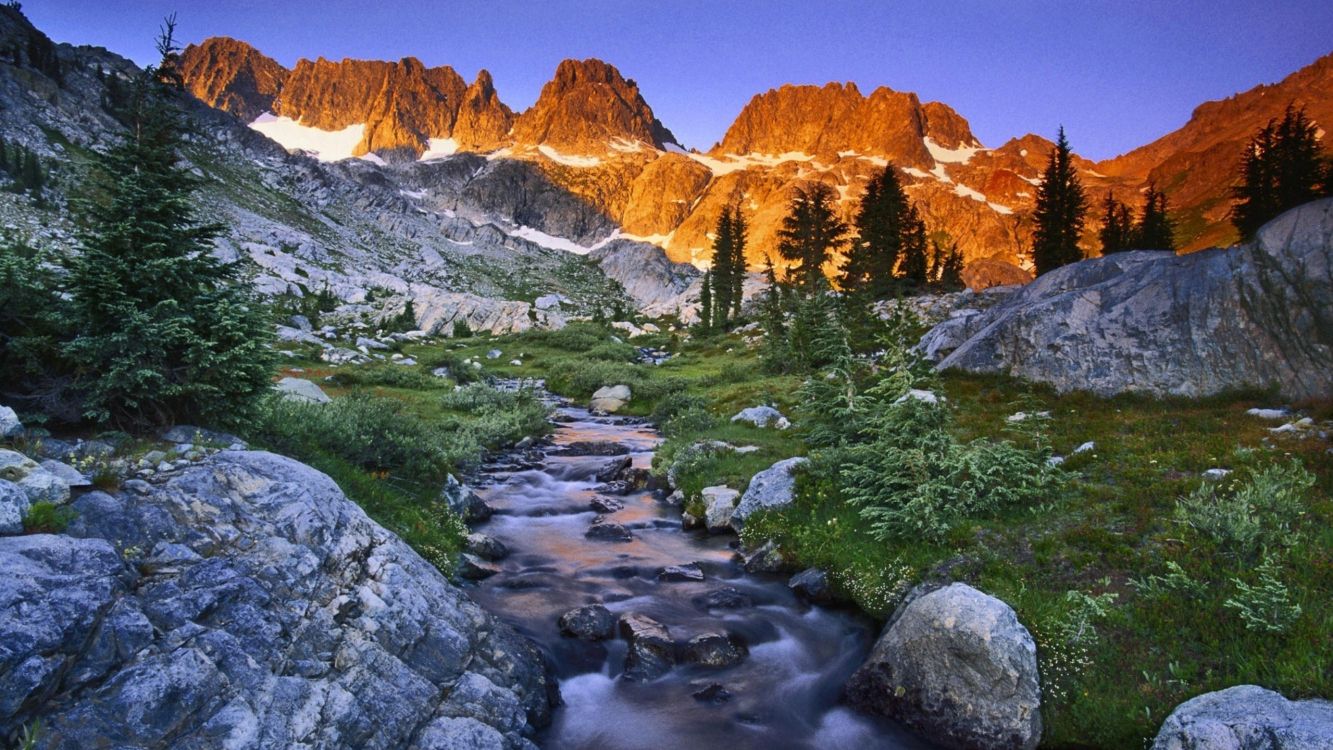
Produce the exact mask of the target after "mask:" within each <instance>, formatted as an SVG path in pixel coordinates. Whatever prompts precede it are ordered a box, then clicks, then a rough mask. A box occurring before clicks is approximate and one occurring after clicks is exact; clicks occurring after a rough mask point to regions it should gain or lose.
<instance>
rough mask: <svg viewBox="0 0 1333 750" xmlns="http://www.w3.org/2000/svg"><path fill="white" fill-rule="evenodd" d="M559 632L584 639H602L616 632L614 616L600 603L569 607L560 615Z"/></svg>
mask: <svg viewBox="0 0 1333 750" xmlns="http://www.w3.org/2000/svg"><path fill="white" fill-rule="evenodd" d="M560 632H561V633H562V634H564V635H567V636H570V637H572V638H578V639H580V640H584V641H604V640H606V639H608V638H611V637H613V636H614V635H615V634H616V616H615V615H613V614H611V610H609V609H607V608H606V607H603V606H602V605H600V604H589V605H587V606H584V607H579V608H578V609H571V610H570V611H568V612H566V613H564V614H563V615H561V616H560Z"/></svg>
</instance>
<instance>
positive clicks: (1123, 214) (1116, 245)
mask: <svg viewBox="0 0 1333 750" xmlns="http://www.w3.org/2000/svg"><path fill="white" fill-rule="evenodd" d="M1132 232H1133V217H1132V216H1130V213H1129V206H1126V205H1125V204H1124V203H1121V202H1120V201H1118V200H1116V199H1115V196H1114V195H1112V194H1111V191H1110V190H1107V191H1106V198H1105V199H1104V200H1103V201H1102V229H1101V231H1100V232H1099V233H1098V236H1099V237H1100V238H1101V241H1102V255H1110V254H1111V253H1119V252H1124V251H1125V250H1128V249H1130V246H1131V245H1132V240H1131V233H1132Z"/></svg>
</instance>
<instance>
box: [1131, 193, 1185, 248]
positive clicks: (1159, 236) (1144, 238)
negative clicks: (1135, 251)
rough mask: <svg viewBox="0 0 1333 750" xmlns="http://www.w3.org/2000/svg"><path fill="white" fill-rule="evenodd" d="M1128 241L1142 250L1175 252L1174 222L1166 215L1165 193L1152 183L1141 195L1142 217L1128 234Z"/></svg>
mask: <svg viewBox="0 0 1333 750" xmlns="http://www.w3.org/2000/svg"><path fill="white" fill-rule="evenodd" d="M1130 241H1131V243H1132V244H1133V246H1134V247H1137V248H1142V249H1144V250H1170V251H1171V252H1175V250H1176V239H1175V222H1173V221H1172V220H1171V217H1170V215H1168V213H1167V208H1166V193H1163V192H1160V191H1158V190H1157V186H1156V185H1154V184H1153V183H1148V187H1147V189H1146V190H1145V191H1144V193H1143V215H1142V216H1141V217H1140V219H1139V222H1138V224H1136V225H1135V226H1134V228H1133V230H1132V231H1131V232H1130Z"/></svg>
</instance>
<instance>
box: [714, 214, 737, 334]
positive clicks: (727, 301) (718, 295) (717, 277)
mask: <svg viewBox="0 0 1333 750" xmlns="http://www.w3.org/2000/svg"><path fill="white" fill-rule="evenodd" d="M733 238H734V236H733V234H732V231H731V207H730V206H727V207H724V208H723V209H722V213H721V214H720V215H719V216H718V217H717V224H716V225H715V226H714V227H713V262H712V265H711V267H710V268H709V273H708V278H709V280H710V286H711V287H712V289H710V290H709V305H710V307H711V308H712V309H711V311H710V313H709V317H710V319H711V321H712V323H713V325H715V326H717V327H718V328H726V327H727V316H728V315H730V314H731V266H732V263H731V253H732V249H731V242H732V239H733Z"/></svg>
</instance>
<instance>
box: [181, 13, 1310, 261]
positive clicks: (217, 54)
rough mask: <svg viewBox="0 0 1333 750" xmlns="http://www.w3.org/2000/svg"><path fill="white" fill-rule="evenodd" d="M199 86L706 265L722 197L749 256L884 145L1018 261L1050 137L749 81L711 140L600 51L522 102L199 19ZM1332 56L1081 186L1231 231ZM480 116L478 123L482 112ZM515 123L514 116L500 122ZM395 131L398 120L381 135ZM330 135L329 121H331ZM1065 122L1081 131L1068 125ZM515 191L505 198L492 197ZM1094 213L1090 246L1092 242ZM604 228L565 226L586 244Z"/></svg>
mask: <svg viewBox="0 0 1333 750" xmlns="http://www.w3.org/2000/svg"><path fill="white" fill-rule="evenodd" d="M184 59H185V61H186V73H187V82H188V85H189V86H190V88H191V90H192V91H193V92H194V93H195V94H196V96H198V97H199V98H200V99H202V100H203V101H205V102H206V103H208V104H211V105H213V106H215V107H218V108H221V109H225V110H227V111H230V112H232V113H234V114H236V115H237V116H238V117H240V118H242V119H243V120H245V121H247V122H250V123H252V125H253V127H255V128H256V129H259V130H261V131H262V132H265V133H267V134H269V135H271V136H272V137H274V138H275V139H277V140H279V141H280V142H281V143H283V144H284V145H286V146H288V147H290V148H298V149H308V150H316V151H319V154H318V156H319V158H321V159H323V160H326V161H336V160H339V159H343V158H347V157H352V156H362V157H364V158H366V159H370V160H373V161H387V162H390V163H401V162H404V161H410V160H412V159H419V160H422V161H424V162H425V163H439V162H442V161H447V160H448V157H449V156H450V155H453V154H457V153H459V152H468V151H475V152H479V153H485V154H486V156H487V159H488V160H490V161H492V162H494V161H501V160H506V161H508V160H517V161H521V162H524V163H527V164H530V165H533V166H535V167H536V168H537V170H538V171H539V172H540V173H541V174H542V175H543V176H545V177H546V178H547V179H549V180H550V181H551V182H552V183H554V184H556V185H559V186H561V187H563V188H565V189H567V190H569V191H570V192H572V193H574V194H575V195H578V196H580V197H582V198H583V199H585V200H586V201H587V202H588V203H589V204H591V205H592V206H594V207H595V208H596V209H597V210H598V211H599V212H600V213H601V214H602V216H603V217H604V218H605V219H606V220H607V222H609V223H610V224H611V225H612V226H614V227H615V231H616V232H618V233H619V236H621V237H626V238H634V239H642V240H646V241H649V242H652V243H654V244H657V245H659V246H661V247H662V248H664V249H665V250H666V251H667V254H668V256H669V257H670V258H671V259H672V260H674V261H681V262H692V263H696V264H700V265H704V264H705V258H706V256H707V253H708V246H709V232H710V231H711V230H712V227H713V224H714V222H715V221H716V217H717V216H718V214H719V213H720V211H721V208H722V207H723V206H725V205H728V204H734V205H739V206H740V207H741V208H742V210H744V211H745V213H746V217H747V219H748V220H749V222H750V227H751V231H752V234H751V242H750V246H749V253H750V256H749V260H750V264H751V267H752V268H757V267H758V266H759V265H761V264H762V262H763V258H764V256H765V254H766V253H768V252H771V250H772V248H773V247H774V246H775V242H774V237H775V234H776V230H777V227H778V224H779V222H780V221H781V218H782V216H783V214H784V213H785V210H786V205H787V202H788V200H789V199H790V197H791V193H792V191H793V189H794V188H795V187H796V186H798V185H800V184H803V183H809V182H823V183H825V184H828V185H830V186H831V187H833V188H835V189H836V190H837V191H838V193H839V196H840V198H841V206H842V210H843V213H844V215H845V216H846V218H850V217H851V215H852V213H853V211H854V207H855V202H856V200H857V199H858V198H859V197H860V195H861V193H862V191H863V189H864V187H863V185H864V183H865V181H866V180H867V179H868V178H869V176H870V175H871V174H873V173H874V172H875V171H876V170H878V169H880V168H882V167H883V166H884V165H885V164H888V163H892V164H894V165H896V166H897V167H899V168H900V169H901V170H902V176H903V178H904V180H905V181H906V183H907V184H908V190H909V193H910V194H911V195H912V196H913V197H914V198H915V199H916V201H917V203H918V205H919V206H920V207H921V209H922V211H923V214H924V217H925V220H926V223H927V226H928V228H929V229H930V230H931V231H932V233H934V235H935V237H936V238H937V239H940V240H942V241H944V242H945V243H946V244H947V243H948V242H951V241H954V242H957V243H958V245H959V248H960V249H961V250H962V252H963V254H964V258H965V260H966V261H967V262H968V263H969V264H973V265H976V268H977V270H980V269H982V268H985V266H986V264H984V263H983V264H980V265H977V264H978V263H979V262H980V261H983V260H989V261H990V262H991V265H992V266H993V265H994V264H995V263H996V262H1003V263H1016V264H1019V265H1022V266H1024V267H1030V259H1029V258H1027V257H1026V252H1027V250H1026V249H1027V247H1028V245H1029V242H1030V237H1031V210H1032V207H1033V203H1034V200H1035V194H1036V185H1037V183H1038V182H1039V178H1040V174H1041V170H1042V168H1043V166H1044V165H1045V161H1046V159H1047V157H1048V155H1049V153H1050V151H1051V149H1052V148H1053V144H1052V143H1051V142H1050V141H1049V140H1047V139H1046V138H1043V137H1041V136H1037V135H1033V134H1028V135H1024V136H1022V137H1019V138H1014V139H1011V140H1010V141H1008V142H1006V143H1004V144H1003V145H1001V146H999V147H998V148H985V147H984V146H982V144H981V143H980V142H979V141H978V140H977V138H976V137H975V136H974V135H973V134H972V132H971V129H970V127H969V125H968V123H967V120H965V119H964V118H963V117H962V116H961V115H959V114H958V113H957V112H955V111H954V110H953V109H951V108H950V107H949V106H948V105H946V104H942V103H940V102H922V101H921V100H920V99H919V97H917V95H915V94H912V93H908V92H899V91H894V90H892V89H889V88H886V87H881V88H877V89H875V90H874V91H872V92H870V94H869V95H865V94H863V93H862V92H861V91H860V90H859V89H858V88H857V87H856V85H855V84H852V83H846V84H840V83H830V84H827V85H824V86H809V85H800V86H797V85H785V86H782V87H780V88H777V89H774V90H771V91H768V92H765V93H763V94H759V95H757V96H755V97H754V98H753V99H752V100H751V101H750V102H749V103H748V104H747V105H746V106H745V107H744V109H742V111H741V112H740V114H739V115H738V116H737V118H736V120H735V122H734V123H733V124H732V125H731V127H730V128H729V129H728V131H727V133H726V135H725V136H724V137H723V139H722V140H721V142H719V143H718V144H716V145H714V146H713V147H712V148H711V149H710V150H708V151H707V152H699V151H697V150H689V151H687V150H685V149H684V148H683V147H681V145H680V144H679V143H677V142H676V141H675V139H674V137H673V136H672V135H671V132H670V131H669V130H668V129H667V128H666V127H664V126H663V125H662V123H661V122H660V121H659V120H658V119H657V118H656V117H655V115H654V114H653V111H652V109H651V107H649V106H648V104H647V103H646V102H645V100H644V98H643V96H642V94H641V92H640V91H639V89H638V86H637V85H636V84H635V83H634V81H633V80H632V79H626V78H624V77H623V76H622V75H621V74H620V72H619V71H617V70H616V69H615V68H614V67H612V66H611V65H608V64H606V63H604V62H602V61H599V60H583V61H575V60H566V61H564V62H562V63H561V64H560V65H559V67H558V68H557V70H556V74H555V76H554V78H553V79H552V80H551V81H550V82H549V83H547V84H546V86H545V87H544V88H543V89H542V91H541V94H540V96H539V98H538V100H537V102H536V103H535V104H534V105H533V106H532V107H531V108H530V109H528V110H527V111H524V112H522V113H519V114H517V115H515V114H514V113H513V112H512V111H511V110H510V109H509V108H508V107H506V106H505V105H504V104H503V103H502V102H500V100H499V99H498V97H497V96H496V94H495V91H494V87H493V86H492V85H491V78H490V75H489V74H488V73H487V72H486V71H484V70H483V71H481V72H480V73H479V74H478V76H477V80H476V82H474V83H473V84H471V85H466V84H465V83H464V80H463V78H462V77H461V76H459V74H458V73H456V72H455V71H453V70H452V69H451V68H448V67H440V68H431V69H427V68H425V67H424V66H423V65H422V64H421V63H420V62H418V61H417V60H415V59H413V58H406V59H404V60H402V61H400V62H398V63H384V62H368V61H358V60H343V61H341V62H330V61H327V60H324V59H322V58H321V59H320V60H316V61H314V62H310V61H308V60H302V61H300V62H298V63H297V65H296V67H295V68H294V69H293V70H291V71H287V70H285V69H283V68H282V67H281V66H280V65H278V64H277V63H276V62H275V61H273V60H271V59H270V58H267V57H265V56H264V55H263V54H261V53H260V52H259V51H258V50H256V49H254V48H253V47H251V46H250V45H248V44H246V43H244V42H240V41H237V40H233V39H225V38H212V39H208V40H206V41H204V42H202V43H201V44H199V45H192V46H191V47H189V48H188V49H187V50H186V52H185V55H184ZM1330 94H1333V55H1328V56H1325V57H1323V58H1320V59H1319V60H1317V61H1315V62H1314V63H1312V64H1311V65H1309V66H1307V67H1306V68H1303V69H1302V70H1300V71H1298V72H1296V73H1293V74H1292V75H1291V76H1288V77H1287V78H1286V79H1285V80H1283V81H1282V82H1281V83H1278V84H1275V85H1271V86H1259V87H1257V88H1255V89H1253V90H1251V91H1248V92H1245V93H1243V94H1239V95H1237V96H1235V97H1232V98H1230V99H1228V100H1225V101H1222V102H1209V103H1207V104H1204V105H1202V106H1200V107H1199V108H1198V109H1196V110H1195V112H1194V115H1193V116H1192V117H1191V119H1190V121H1189V122H1188V123H1187V124H1186V125H1185V126H1184V127H1183V128H1181V129H1180V130H1178V131H1175V132H1174V133H1171V134H1169V135H1167V136H1164V137H1163V138H1161V139H1159V140H1157V141H1155V142H1153V143H1151V144H1148V145H1146V146H1144V147H1142V148H1140V149H1136V150H1135V151H1132V152H1130V153H1129V154H1126V155H1124V156H1121V157H1117V158H1115V159H1111V160H1108V161H1105V162H1101V163H1093V162H1091V161H1088V160H1086V159H1082V158H1077V159H1076V164H1077V166H1078V168H1079V169H1080V171H1081V176H1082V178H1083V181H1084V185H1085V187H1086V188H1087V193H1088V195H1089V197H1090V199H1091V200H1092V201H1095V200H1097V199H1099V198H1100V197H1101V196H1102V195H1103V194H1104V193H1105V192H1106V191H1108V190H1110V191H1112V192H1114V193H1115V194H1116V196H1117V197H1118V198H1120V199H1122V200H1126V201H1127V202H1129V203H1131V204H1132V205H1137V203H1138V202H1139V199H1138V193H1139V191H1140V190H1141V189H1142V188H1143V187H1145V186H1146V185H1147V184H1148V182H1149V181H1154V182H1155V183H1156V184H1157V185H1158V186H1159V187H1160V188H1163V189H1164V190H1165V191H1166V193H1167V195H1168V197H1169V199H1170V201H1171V205H1172V207H1173V211H1174V212H1176V213H1177V215H1178V216H1179V217H1180V218H1181V224H1180V227H1179V237H1178V240H1179V244H1180V245H1181V246H1182V247H1183V248H1184V249H1185V250H1197V249H1201V248H1203V247H1207V246H1211V245H1213V244H1217V243H1222V242H1229V241H1232V240H1234V239H1235V236H1234V233H1233V232H1232V230H1231V227H1230V225H1229V224H1228V222H1227V217H1226V208H1227V206H1228V195H1229V189H1230V186H1231V184H1232V181H1233V179H1234V174H1235V167H1236V166H1237V164H1238V162H1239V159H1240V155H1241V151H1242V148H1243V145H1244V143H1245V140H1246V139H1247V138H1248V137H1249V135H1250V134H1252V133H1253V132H1254V130H1255V129H1257V128H1258V127H1260V126H1261V125H1263V124H1264V123H1265V122H1267V120H1268V119H1269V118H1272V117H1276V116H1280V114H1281V112H1282V109H1283V108H1284V107H1286V106H1287V104H1288V103H1292V102H1294V103H1297V104H1301V105H1304V106H1305V107H1306V108H1307V112H1308V114H1309V115H1310V116H1311V117H1312V119H1314V120H1315V121H1316V122H1319V123H1323V122H1328V121H1330V120H1331V119H1333V96H1330ZM478 122H485V123H486V127H484V128H478V126H477V123H478ZM506 123H508V127H507V129H506V128H505V125H506ZM388 134H392V137H388ZM335 135H340V136H341V137H340V138H339V139H337V140H336V142H335V140H333V136H335ZM1073 135H1074V137H1075V139H1076V138H1077V134H1073ZM491 198H493V199H495V200H496V201H499V202H496V203H492V204H490V205H489V206H488V208H489V210H491V211H492V212H495V213H499V214H510V213H514V212H518V211H520V210H521V209H522V204H523V201H524V196H522V195H492V196H491ZM505 200H508V201H509V203H507V204H506V203H504V201H505ZM1098 229H1099V227H1098V226H1097V224H1096V222H1095V221H1090V222H1089V225H1088V227H1087V237H1086V240H1087V241H1086V242H1085V246H1086V247H1089V248H1092V247H1095V246H1096V245H1097V243H1096V241H1095V234H1096V231H1097V230H1098ZM602 231H603V227H601V226H599V227H597V228H596V229H594V230H593V231H592V232H591V233H586V232H585V233H577V232H576V233H575V234H566V235H564V236H566V237H569V238H570V239H571V240H573V241H575V242H579V243H584V244H586V243H588V242H590V241H597V240H599V239H603V238H604V236H603V235H602V234H601V232H602Z"/></svg>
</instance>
